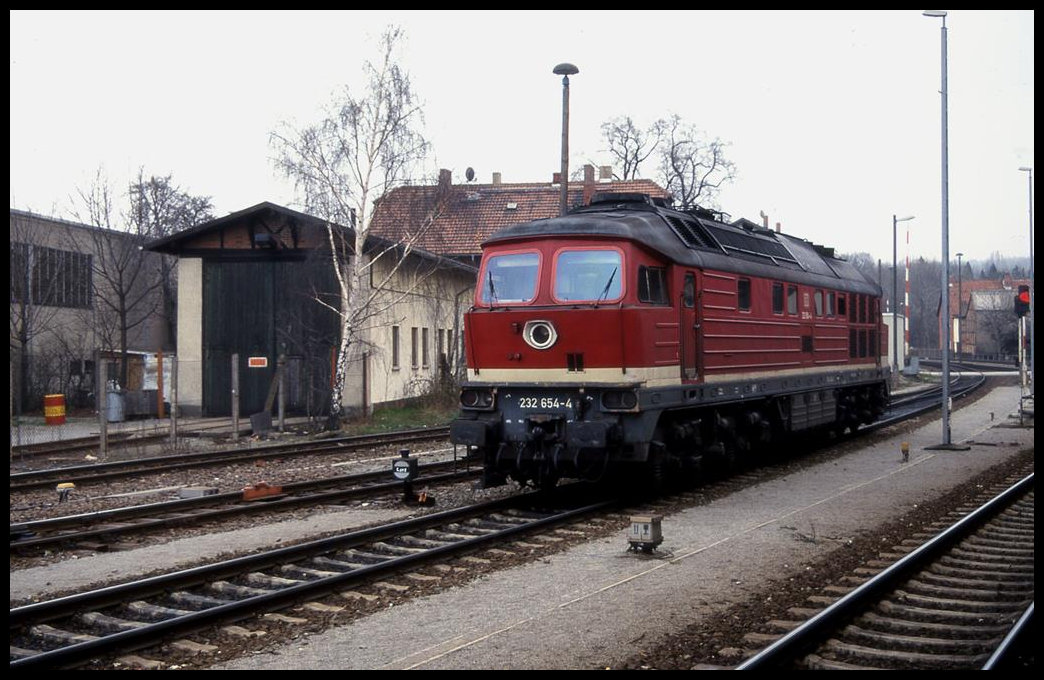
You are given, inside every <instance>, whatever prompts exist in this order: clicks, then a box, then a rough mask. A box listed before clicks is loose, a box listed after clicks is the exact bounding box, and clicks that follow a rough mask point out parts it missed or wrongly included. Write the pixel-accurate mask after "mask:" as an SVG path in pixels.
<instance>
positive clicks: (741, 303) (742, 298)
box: [736, 279, 750, 312]
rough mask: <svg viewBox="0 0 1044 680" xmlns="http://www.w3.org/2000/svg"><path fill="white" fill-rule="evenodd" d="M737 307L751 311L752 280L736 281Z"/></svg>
mask: <svg viewBox="0 0 1044 680" xmlns="http://www.w3.org/2000/svg"><path fill="white" fill-rule="evenodd" d="M736 306H737V307H739V309H741V310H743V311H747V312H749V311H750V279H740V280H738V281H736Z"/></svg>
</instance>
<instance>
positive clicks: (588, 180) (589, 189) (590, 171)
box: [583, 163, 595, 205]
mask: <svg viewBox="0 0 1044 680" xmlns="http://www.w3.org/2000/svg"><path fill="white" fill-rule="evenodd" d="M594 176H595V169H594V166H593V165H591V164H590V163H588V164H587V165H584V199H583V205H591V197H592V196H594V190H595V181H594Z"/></svg>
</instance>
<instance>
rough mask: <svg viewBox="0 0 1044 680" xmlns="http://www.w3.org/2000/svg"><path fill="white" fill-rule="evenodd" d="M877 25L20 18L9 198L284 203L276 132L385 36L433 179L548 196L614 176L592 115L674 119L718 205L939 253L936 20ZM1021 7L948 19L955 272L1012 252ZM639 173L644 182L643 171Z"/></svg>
mask: <svg viewBox="0 0 1044 680" xmlns="http://www.w3.org/2000/svg"><path fill="white" fill-rule="evenodd" d="M921 12H922V10H881V11H868V10H867V11H830V12H826V11H811V10H807V11H806V10H803V11H784V10H773V11H738V10H727V11H726V10H699V11H672V12H666V11H643V12H612V11H597V12H594V11H550V10H540V11H518V10H502V11H457V10H444V11H412V12H400V11H396V12H387V11H385V12H377V11H329V12H328V11H283V12H260V11H242V12H233V11H220V12H219V11H198V10H192V11H180V12H174V11H154V12H142V11H134V12H129V11H124V12H116V11H104V12H103V11H25V10H13V11H11V14H10V19H11V207H12V208H19V209H23V210H32V211H35V212H40V213H44V214H51V215H56V216H60V217H69V216H70V213H69V207H70V205H71V200H72V197H73V196H74V195H75V193H76V189H77V188H86V187H87V186H89V184H90V182H91V181H92V179H93V177H94V174H95V172H96V171H97V170H98V169H99V168H104V170H105V172H106V173H107V174H108V176H109V177H110V178H111V179H112V180H113V182H114V184H115V185H116V186H118V187H120V188H123V187H125V186H126V184H127V183H128V182H129V180H130V178H131V177H133V176H134V175H135V174H136V172H137V169H138V168H139V167H143V168H144V169H145V171H146V172H147V173H149V174H155V175H167V174H172V175H173V177H174V181H175V182H176V183H177V184H178V185H179V186H180V187H181V188H182V189H184V190H186V191H188V192H190V193H192V194H196V195H207V196H211V197H212V199H213V203H214V206H215V209H216V212H217V214H218V215H223V214H227V213H229V212H234V211H237V210H241V209H243V208H247V207H250V206H252V205H254V204H256V203H259V202H261V201H272V202H274V203H278V204H282V205H287V206H290V207H293V205H294V196H293V193H292V189H291V187H290V186H289V185H288V184H287V183H286V182H285V181H284V180H282V179H280V178H279V177H278V176H277V175H276V174H275V172H274V170H273V166H272V163H271V160H270V159H271V155H272V150H271V147H270V146H269V143H268V136H269V133H270V132H271V131H273V130H274V129H276V127H277V126H278V125H279V124H280V122H282V121H289V122H292V123H295V124H297V125H304V124H309V123H312V122H315V121H316V120H317V119H318V117H319V115H320V111H321V108H322V107H323V106H324V105H325V104H327V103H329V102H330V100H331V95H332V94H333V93H334V92H335V91H336V90H338V89H339V88H340V87H341V86H342V85H345V84H347V85H350V86H355V87H358V86H359V85H360V84H361V77H360V76H361V65H362V63H363V62H364V61H365V60H367V59H371V60H376V59H377V57H378V54H377V52H376V49H375V47H376V40H377V38H378V37H379V35H380V33H381V32H382V31H383V29H384V28H385V27H386V26H388V25H390V24H395V25H400V26H402V27H403V28H404V29H405V32H406V38H407V42H406V51H405V54H404V57H403V60H402V65H403V66H404V67H405V68H406V69H407V71H408V72H409V73H410V75H411V78H412V82H413V86H414V88H415V90H416V92H417V94H418V96H419V98H420V99H421V100H422V101H423V102H424V104H425V106H424V112H425V121H426V126H425V134H426V136H427V137H428V139H429V140H430V141H431V142H432V145H433V152H434V156H433V158H432V163H431V168H430V170H431V171H432V172H434V171H435V170H437V169H438V168H440V167H442V168H449V169H451V170H453V173H454V174H453V176H454V180H455V181H460V182H463V181H464V173H465V169H466V168H468V167H472V168H474V169H475V171H476V175H477V181H479V182H482V183H488V182H490V181H491V176H492V173H493V172H500V173H501V174H502V176H503V179H504V181H505V182H538V181H550V178H551V175H552V173H553V172H555V171H556V170H558V169H559V165H560V162H561V123H562V117H561V105H562V81H561V77H560V76H556V75H554V74H553V73H552V69H553V68H554V66H555V65H556V64H558V63H560V62H571V63H573V64H576V65H577V66H578V67H579V69H580V73H579V74H577V75H575V76H572V77H571V78H570V137H569V140H570V152H571V153H570V167H571V168H574V169H575V168H577V167H579V166H580V165H582V164H583V163H586V162H591V163H593V164H595V165H605V164H610V163H611V159H609V157H608V156H607V154H606V153H605V152H604V141H603V139H602V136H601V129H600V128H601V124H602V123H603V122H604V121H606V120H607V119H609V118H611V117H614V116H620V115H630V116H631V117H632V118H634V119H635V121H636V122H638V123H639V124H642V125H646V124H648V123H650V122H651V121H653V120H654V119H656V118H658V117H662V116H666V115H669V114H673V113H677V114H678V115H680V116H681V117H682V118H683V119H685V121H687V122H690V123H693V124H694V125H696V126H698V127H699V128H701V129H702V130H704V131H705V132H706V133H707V134H708V135H710V136H711V137H718V138H720V139H722V140H723V141H725V142H728V143H729V144H730V146H729V150H728V153H729V156H730V157H731V158H732V160H733V161H734V162H735V163H736V165H737V168H738V176H737V178H736V180H735V182H734V183H733V184H732V185H730V186H728V187H727V188H726V189H725V190H723V191H722V193H721V196H720V201H719V203H720V207H721V208H722V209H723V210H725V211H726V212H729V213H730V214H732V215H733V217H747V218H748V219H751V220H754V221H758V222H760V221H761V218H760V217H759V213H760V212H762V211H763V212H765V213H766V214H768V216H769V220H770V222H771V223H772V224H773V225H774V224H775V223H776V222H780V223H781V224H782V228H783V230H784V231H786V232H788V233H790V234H793V235H795V236H799V237H802V238H806V239H808V240H810V241H814V242H816V243H820V244H823V245H827V246H832V247H835V248H836V249H837V250H838V251H839V252H842V253H856V252H867V253H870V254H871V256H872V257H874V258H880V259H883V260H884V261H885V262H886V264H887V263H889V262H890V261H891V257H892V217H893V215H898V216H899V217H905V216H908V215H914V216H915V219H914V220H912V221H910V222H905V223H902V224H901V225H900V233H899V258H900V260H901V259H902V258H903V257H904V256H905V241H906V228H907V227H909V232H910V250H911V255H912V256H913V257H917V256H924V257H926V258H927V259H935V260H938V259H939V258H940V257H941V254H942V249H941V224H942V217H941V214H942V210H941V207H942V191H941V185H942V162H941V156H942V154H941V138H942V115H941V112H942V107H941V96H940V94H939V92H940V87H941V75H942V63H941V62H942V50H941V20H939V19H933V18H929V17H924V16H922V14H921ZM1033 20H1034V13H1033V11H1032V10H998V11H973V10H952V11H950V12H949V16H948V17H947V19H946V27H947V41H948V90H949V95H948V115H949V125H948V131H949V197H950V202H949V225H950V227H949V241H950V255H951V259H953V258H955V253H957V252H963V253H964V254H965V257H966V258H967V259H973V258H974V259H979V258H985V257H987V256H989V255H990V254H991V253H994V252H998V253H1001V254H1003V255H1014V256H1025V255H1028V253H1029V214H1028V210H1029V205H1028V201H1029V188H1028V184H1027V174H1026V173H1024V172H1019V170H1018V168H1019V166H1032V165H1033V163H1034V159H1033V142H1034V139H1033V119H1034V111H1033V104H1034V96H1033V91H1034V86H1033V85H1034V69H1033V57H1034V49H1033V45H1034V26H1033ZM643 170H644V173H643V174H644V175H645V176H647V177H653V173H654V168H653V167H652V166H651V165H650V166H648V167H644V168H643Z"/></svg>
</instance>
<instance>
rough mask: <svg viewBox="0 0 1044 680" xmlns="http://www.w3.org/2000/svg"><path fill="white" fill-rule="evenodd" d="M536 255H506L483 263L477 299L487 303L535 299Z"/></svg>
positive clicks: (537, 255)
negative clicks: (483, 269) (484, 265)
mask: <svg viewBox="0 0 1044 680" xmlns="http://www.w3.org/2000/svg"><path fill="white" fill-rule="evenodd" d="M539 265H540V254H539V253H532V252H531V253H505V254H503V255H494V256H492V257H490V258H489V260H488V261H487V262H486V269H485V271H484V272H483V275H482V280H481V281H480V282H479V290H480V291H481V292H480V293H479V300H481V301H482V302H485V303H486V304H500V303H504V302H531V301H532V300H533V298H535V297H536V290H537V272H538V269H539Z"/></svg>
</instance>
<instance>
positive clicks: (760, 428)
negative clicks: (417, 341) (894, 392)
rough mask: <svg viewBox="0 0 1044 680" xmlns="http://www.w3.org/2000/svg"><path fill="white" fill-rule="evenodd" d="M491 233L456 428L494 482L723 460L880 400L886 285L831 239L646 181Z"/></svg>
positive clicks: (679, 467)
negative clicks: (710, 207)
mask: <svg viewBox="0 0 1044 680" xmlns="http://www.w3.org/2000/svg"><path fill="white" fill-rule="evenodd" d="M482 247H483V254H482V263H481V265H480V269H479V279H478V285H477V286H476V292H475V301H474V305H473V306H472V308H471V309H470V310H469V311H468V313H467V314H466V316H465V323H464V329H465V346H466V353H467V366H468V377H467V381H466V382H465V383H464V384H463V385H462V388H461V395H460V405H461V411H460V415H459V417H458V418H457V419H456V420H454V422H453V423H452V425H451V428H450V432H451V434H450V438H451V441H452V442H453V443H454V444H457V445H464V446H467V447H469V449H470V450H471V451H472V452H473V453H474V454H476V455H481V457H482V461H483V471H484V479H483V483H484V484H485V485H486V486H495V485H498V484H503V483H505V482H506V481H507V480H508V479H509V478H511V479H514V480H515V481H517V482H518V483H519V484H522V485H526V484H531V485H534V486H538V487H542V488H546V487H549V486H553V485H554V484H556V483H557V481H558V480H559V479H563V478H579V479H587V480H600V479H603V478H607V477H609V476H617V477H618V476H619V474H623V475H624V479H629V480H637V479H639V478H640V477H647V478H648V479H649V480H650V481H651V482H653V483H658V482H660V481H661V480H663V479H664V477H665V475H672V476H673V475H674V474H675V473H676V472H679V471H699V470H701V469H706V468H708V467H713V468H715V469H723V470H727V469H729V468H730V467H731V466H732V465H734V464H735V463H736V462H737V461H738V460H739V459H740V458H742V457H744V456H748V455H751V454H752V453H753V452H755V451H759V450H760V451H765V450H766V449H767V448H768V447H767V445H770V444H771V445H774V446H775V445H778V444H780V443H781V442H783V441H784V440H785V439H786V438H787V437H788V436H789V435H791V434H793V433H799V432H807V431H812V430H817V429H831V430H834V431H835V432H838V433H840V432H844V431H845V430H846V429H853V430H854V429H855V428H857V427H858V426H859V425H861V424H864V423H869V422H872V421H873V420H874V419H875V418H877V417H878V416H880V414H881V413H882V412H883V411H884V409H885V408H886V406H887V403H888V397H889V394H888V368H887V365H886V364H887V362H885V365H882V361H881V347H880V345H881V341H882V337H883V335H882V329H881V314H880V296H881V291H880V288H879V287H878V286H877V285H876V284H874V283H872V282H870V281H868V280H867V279H866V278H865V277H864V276H863V275H862V274H861V273H860V272H859V271H858V270H857V269H856V268H855V267H853V266H852V265H851V264H850V263H848V262H846V261H845V260H842V259H839V258H836V257H834V255H833V251H832V250H830V249H826V248H823V247H820V246H816V245H813V244H811V243H809V242H807V241H804V240H802V239H798V238H794V237H792V236H788V235H786V234H782V233H777V232H773V231H771V230H769V229H765V228H763V227H761V226H760V225H757V224H755V223H753V222H750V221H748V220H743V219H740V220H736V221H734V222H732V223H726V222H725V221H724V220H723V219H722V215H721V214H718V213H711V212H709V211H705V210H702V209H698V210H690V211H680V210H675V209H673V208H671V207H669V206H668V205H667V204H666V202H665V201H663V200H661V199H653V198H650V197H649V196H647V195H645V194H603V195H596V196H595V198H594V199H593V200H592V201H591V204H590V205H588V206H583V207H580V208H577V209H574V210H572V211H571V212H569V213H568V214H567V215H564V216H562V217H556V218H552V219H544V220H536V221H533V222H527V223H524V224H518V225H515V226H512V227H508V228H506V229H502V230H500V231H499V232H497V233H495V234H494V235H493V236H492V237H490V238H489V239H488V240H487V241H486V242H485V243H483V246H482Z"/></svg>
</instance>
